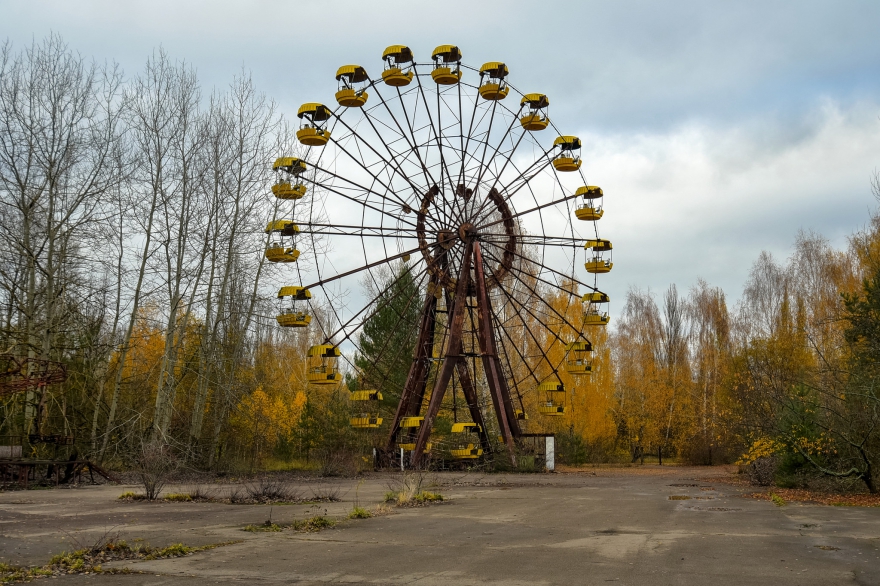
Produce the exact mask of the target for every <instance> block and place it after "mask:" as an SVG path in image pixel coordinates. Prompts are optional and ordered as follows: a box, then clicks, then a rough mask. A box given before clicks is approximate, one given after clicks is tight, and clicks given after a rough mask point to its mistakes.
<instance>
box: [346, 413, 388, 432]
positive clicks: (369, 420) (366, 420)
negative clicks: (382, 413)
mask: <svg viewBox="0 0 880 586" xmlns="http://www.w3.org/2000/svg"><path fill="white" fill-rule="evenodd" d="M349 424H350V425H351V426H352V427H353V428H355V429H376V428H377V427H379V426H381V425H382V418H381V417H379V414H378V413H358V414H357V415H355V416H354V417H352V418H351V419H350V420H349Z"/></svg>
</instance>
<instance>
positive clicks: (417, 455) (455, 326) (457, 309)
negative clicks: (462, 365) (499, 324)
mask: <svg viewBox="0 0 880 586" xmlns="http://www.w3.org/2000/svg"><path fill="white" fill-rule="evenodd" d="M473 246H474V245H473V243H471V242H468V243H467V244H466V245H465V250H464V255H463V256H462V260H461V273H460V274H459V276H458V283H457V285H456V287H455V298H454V299H453V300H452V315H450V316H449V336H448V337H447V339H446V347H445V348H444V349H443V356H444V357H445V358H444V359H443V366H441V367H440V372H439V373H437V380H436V381H434V389H433V391H432V392H431V400H430V402H429V403H428V409H427V411H426V412H425V419H424V420H423V421H422V425H421V426H420V427H419V433H418V435H417V436H416V442H415V443H416V445H415V451H414V452H413V456H412V464H413V467H414V468H417V467H418V466H419V463H420V462H421V460H422V456H423V452H424V450H425V446H426V445H427V443H428V438H429V437H431V427H432V426H433V425H434V418H435V417H437V413H438V412H439V411H440V405H441V403H442V402H443V395H444V394H445V393H446V387H447V386H448V385H449V380H450V379H451V378H452V371H453V369H454V368H455V365H456V364H457V363H458V362H459V361H460V360H461V357H459V356H457V355H456V353H455V351H456V350H458V348H459V347H460V346H461V335H462V328H463V323H464V309H465V305H467V289H468V282H469V281H470V272H471V256H472V254H473Z"/></svg>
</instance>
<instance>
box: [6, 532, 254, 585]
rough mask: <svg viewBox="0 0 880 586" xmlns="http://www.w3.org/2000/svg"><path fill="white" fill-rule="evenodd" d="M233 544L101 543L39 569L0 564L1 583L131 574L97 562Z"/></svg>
mask: <svg viewBox="0 0 880 586" xmlns="http://www.w3.org/2000/svg"><path fill="white" fill-rule="evenodd" d="M233 543H240V541H227V542H224V543H213V544H210V545H203V546H200V547H190V546H187V545H183V544H182V543H176V544H173V545H169V546H168V547H164V548H161V549H155V548H150V547H139V546H137V547H131V546H129V545H128V544H127V543H126V542H125V541H116V540H110V541H104V542H102V543H101V544H100V545H96V546H93V547H91V548H83V549H78V550H76V551H73V552H67V551H65V552H62V553H60V554H57V555H54V556H52V558H51V559H50V560H49V563H48V564H46V565H45V566H42V567H36V568H22V567H18V566H12V565H10V564H5V563H0V584H12V583H17V582H30V581H31V580H33V579H34V578H40V577H44V576H53V577H56V576H61V575H66V574H133V573H138V572H136V571H132V570H131V569H129V568H108V569H106V570H104V569H101V565H100V563H103V562H109V561H115V560H125V559H141V560H155V559H160V558H171V557H180V556H184V555H190V554H193V553H195V552H197V551H204V550H207V549H214V548H215V547H220V546H222V545H231V544H233Z"/></svg>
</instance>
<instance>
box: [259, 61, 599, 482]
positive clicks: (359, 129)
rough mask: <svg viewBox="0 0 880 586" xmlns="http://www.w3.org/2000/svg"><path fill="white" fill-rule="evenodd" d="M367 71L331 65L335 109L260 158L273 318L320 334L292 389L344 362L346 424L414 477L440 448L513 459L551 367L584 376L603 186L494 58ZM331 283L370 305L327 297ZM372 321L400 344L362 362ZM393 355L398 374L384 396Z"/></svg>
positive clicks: (552, 386) (539, 101) (555, 403)
mask: <svg viewBox="0 0 880 586" xmlns="http://www.w3.org/2000/svg"><path fill="white" fill-rule="evenodd" d="M382 61H383V62H384V66H383V69H382V72H381V75H380V76H371V75H369V74H368V73H367V70H366V69H365V68H364V67H362V66H360V65H345V66H343V67H340V68H339V69H338V71H337V72H336V80H337V82H338V91H337V92H336V94H335V100H334V102H333V103H330V102H328V104H324V103H319V102H310V103H306V104H303V105H302V107H300V108H299V111H298V112H297V117H298V118H299V120H300V127H299V130H298V131H297V132H296V136H297V140H298V142H299V143H300V145H301V147H300V148H298V149H297V152H296V153H287V154H288V155H290V154H296V156H285V157H281V158H279V159H277V160H276V161H275V163H274V170H275V172H276V173H277V180H276V183H275V185H274V186H273V188H272V192H273V194H274V196H275V197H276V198H278V200H279V204H280V205H279V206H278V208H279V209H280V210H282V212H279V213H278V214H277V215H276V216H275V217H274V218H273V219H272V221H271V222H270V223H269V225H268V226H267V227H266V233H267V234H268V242H267V247H266V250H265V256H266V259H267V260H268V261H271V262H274V263H289V266H290V267H291V268H292V270H290V271H289V272H286V271H285V272H284V274H285V279H286V282H285V286H283V287H282V288H281V289H280V290H279V291H278V295H277V296H278V299H279V312H278V315H277V322H278V324H279V325H280V326H283V327H292V328H297V327H299V328H319V329H320V337H321V338H322V339H323V343H322V344H320V345H316V346H313V347H311V348H310V350H309V353H308V354H309V360H310V361H311V362H310V367H309V372H308V379H309V383H310V384H316V385H335V384H339V383H340V382H341V381H342V378H343V377H342V374H341V372H342V370H343V369H342V365H341V364H339V361H340V360H349V362H350V363H351V367H352V371H353V372H354V373H355V377H356V378H357V379H358V381H359V384H360V386H356V387H355V388H354V389H353V390H351V395H350V399H351V400H352V401H354V402H356V404H357V405H361V408H360V409H359V410H356V411H360V413H359V414H358V415H356V416H355V417H353V418H352V419H351V425H352V426H354V427H356V428H360V429H368V430H369V429H373V430H376V429H380V428H381V429H382V430H383V431H382V432H376V433H381V434H382V437H383V438H384V440H383V441H384V443H385V445H386V447H387V448H388V449H389V450H399V449H404V450H407V451H409V452H410V453H411V458H410V461H411V463H412V464H413V465H415V466H418V465H419V463H420V462H421V461H422V459H423V458H424V455H425V454H426V453H429V452H431V451H432V450H435V451H436V450H440V449H442V450H443V451H444V455H445V456H446V457H450V458H453V459H464V460H467V459H478V458H480V457H482V456H483V455H487V454H489V453H490V452H492V451H493V450H494V451H498V450H499V449H500V450H501V451H504V449H505V448H506V450H507V452H508V453H509V455H510V458H511V459H513V460H514V461H515V455H514V454H515V452H514V448H515V444H516V442H517V440H518V439H519V438H520V437H521V436H522V435H523V433H524V429H525V428H526V427H528V426H529V425H536V426H540V423H539V422H538V421H536V420H539V419H540V416H546V417H558V416H561V415H564V414H565V413H566V411H567V409H568V408H569V406H568V405H567V402H566V395H567V390H566V389H565V385H564V383H563V380H562V377H561V376H560V373H563V372H565V373H567V374H569V375H572V376H575V377H586V376H589V375H590V373H591V370H592V360H591V358H590V356H591V352H592V351H593V345H592V342H591V341H590V338H589V335H588V334H589V332H590V327H593V326H599V327H601V326H604V325H606V324H607V323H608V314H607V311H605V307H607V306H606V305H604V304H607V303H608V301H609V299H608V296H607V295H606V294H605V293H603V292H601V291H600V290H599V289H598V282H597V278H598V275H599V274H602V273H607V272H608V271H610V270H611V268H612V259H611V251H612V246H611V242H610V241H608V240H605V239H602V238H600V237H599V232H598V223H599V220H600V219H601V218H602V217H603V214H604V208H603V192H602V189H601V188H599V187H596V186H591V185H589V184H588V182H587V181H586V179H585V177H584V173H583V170H582V168H581V163H582V161H581V158H580V149H581V141H580V139H579V138H578V137H576V136H571V135H565V134H562V133H561V132H560V131H559V130H558V129H557V128H556V125H555V124H554V123H553V121H552V120H551V119H550V117H549V113H548V112H549V106H550V100H549V98H548V97H547V96H546V95H544V94H541V93H523V92H521V91H519V90H518V89H517V88H516V87H515V86H513V85H512V84H511V83H510V80H509V79H508V77H509V71H508V67H507V66H506V65H505V64H504V63H502V62H497V61H493V62H488V63H485V64H483V65H482V66H481V67H480V68H479V69H476V68H473V67H469V66H467V65H464V64H463V63H462V52H461V50H460V49H459V48H458V47H456V46H454V45H442V46H440V47H437V48H436V49H435V50H434V52H433V54H432V56H431V62H422V63H418V62H416V61H415V57H414V55H413V52H412V51H411V50H410V49H409V48H408V47H406V46H403V45H393V46H390V47H388V48H387V49H385V51H384V53H383V54H382ZM377 65H378V63H377ZM581 250H583V252H580V251H581ZM301 254H302V257H301ZM581 255H584V257H585V258H584V261H585V262H584V270H585V272H586V273H587V274H586V275H583V271H582V270H581V269H580V268H579V265H580V262H579V261H578V258H579V257H580V256H581ZM305 259H309V260H308V262H304V260H305ZM404 285H405V286H404ZM342 287H344V288H345V289H346V290H366V291H367V292H368V293H367V294H365V296H364V297H362V298H357V299H355V300H354V301H351V302H349V303H346V304H342V303H337V302H334V301H333V300H336V299H339V295H338V294H339V291H340V289H341V288H342ZM319 300H320V301H322V303H323V304H322V306H321V307H322V309H321V310H320V311H321V313H322V315H323V316H324V319H321V320H318V319H314V318H315V316H316V312H317V311H319V310H318V308H317V302H318V301H319ZM392 309H393V310H392ZM389 312H390V314H389ZM378 315H384V316H385V317H386V321H387V318H388V316H389V315H390V324H389V331H392V332H400V331H404V330H406V331H411V332H412V336H411V337H409V338H405V339H407V340H409V341H408V342H406V344H405V345H406V347H400V346H401V345H402V344H401V343H400V338H399V337H395V336H389V337H387V339H386V340H384V343H383V341H381V340H380V341H376V340H373V341H372V343H371V344H370V346H371V347H370V348H369V351H365V349H364V348H363V347H362V346H363V344H362V343H361V342H363V340H364V338H363V336H364V331H365V330H364V328H365V326H366V325H367V324H369V323H370V320H371V319H374V318H375V317H376V316H378ZM395 319H397V321H396V323H395V322H394V320H395ZM345 344H350V346H348V347H353V348H354V349H355V358H354V359H351V358H348V357H347V355H344V354H343V353H342V352H341V350H340V347H341V346H344V345H345ZM553 344H557V345H562V348H564V351H563V352H562V353H561V354H559V355H558V356H557V355H554V354H553V353H551V352H549V351H548V348H549V347H550V346H551V345H553ZM395 346H397V347H395ZM391 359H394V360H396V361H397V362H396V364H400V363H401V362H403V363H404V368H403V371H404V372H406V377H405V380H401V381H398V383H397V384H395V385H392V386H389V385H388V384H386V383H387V382H388V380H389V377H390V371H391V370H392V369H393V365H394V364H395V363H394V362H392V361H390V360H391ZM361 387H365V388H361ZM450 389H451V393H450V392H449V391H450ZM383 393H384V396H383ZM383 404H390V405H394V404H396V407H395V408H393V410H392V409H387V410H386V412H385V413H382V412H381V409H380V408H379V406H380V405H383ZM459 407H460V408H459ZM530 410H531V411H533V412H532V413H531V414H530V413H529V411H530ZM392 411H393V412H392ZM441 414H443V416H444V417H446V418H447V419H448V420H450V421H451V422H452V423H451V428H450V429H449V430H448V432H449V433H448V434H447V435H448V436H450V437H457V438H460V439H453V440H449V441H447V442H446V444H448V445H444V446H440V445H439V444H437V443H436V442H433V443H432V442H431V441H430V440H431V434H432V427H433V426H434V424H435V422H436V420H437V417H438V415H441ZM530 415H531V419H530ZM467 438H471V439H467ZM496 440H498V441H496Z"/></svg>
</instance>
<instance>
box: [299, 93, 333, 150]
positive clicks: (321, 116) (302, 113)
mask: <svg viewBox="0 0 880 586" xmlns="http://www.w3.org/2000/svg"><path fill="white" fill-rule="evenodd" d="M332 115H333V112H331V111H330V108H328V107H327V106H325V105H324V104H318V103H317V102H309V103H307V104H303V105H302V106H300V107H299V110H298V111H297V113H296V117H297V118H299V119H300V120H301V121H302V122H301V124H300V127H299V130H297V131H296V138H297V140H298V141H299V142H301V143H302V144H304V145H306V146H324V145H325V144H327V141H329V140H330V131H329V130H327V129H326V128H324V126H326V123H327V120H329V119H330V117H331V116H332Z"/></svg>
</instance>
